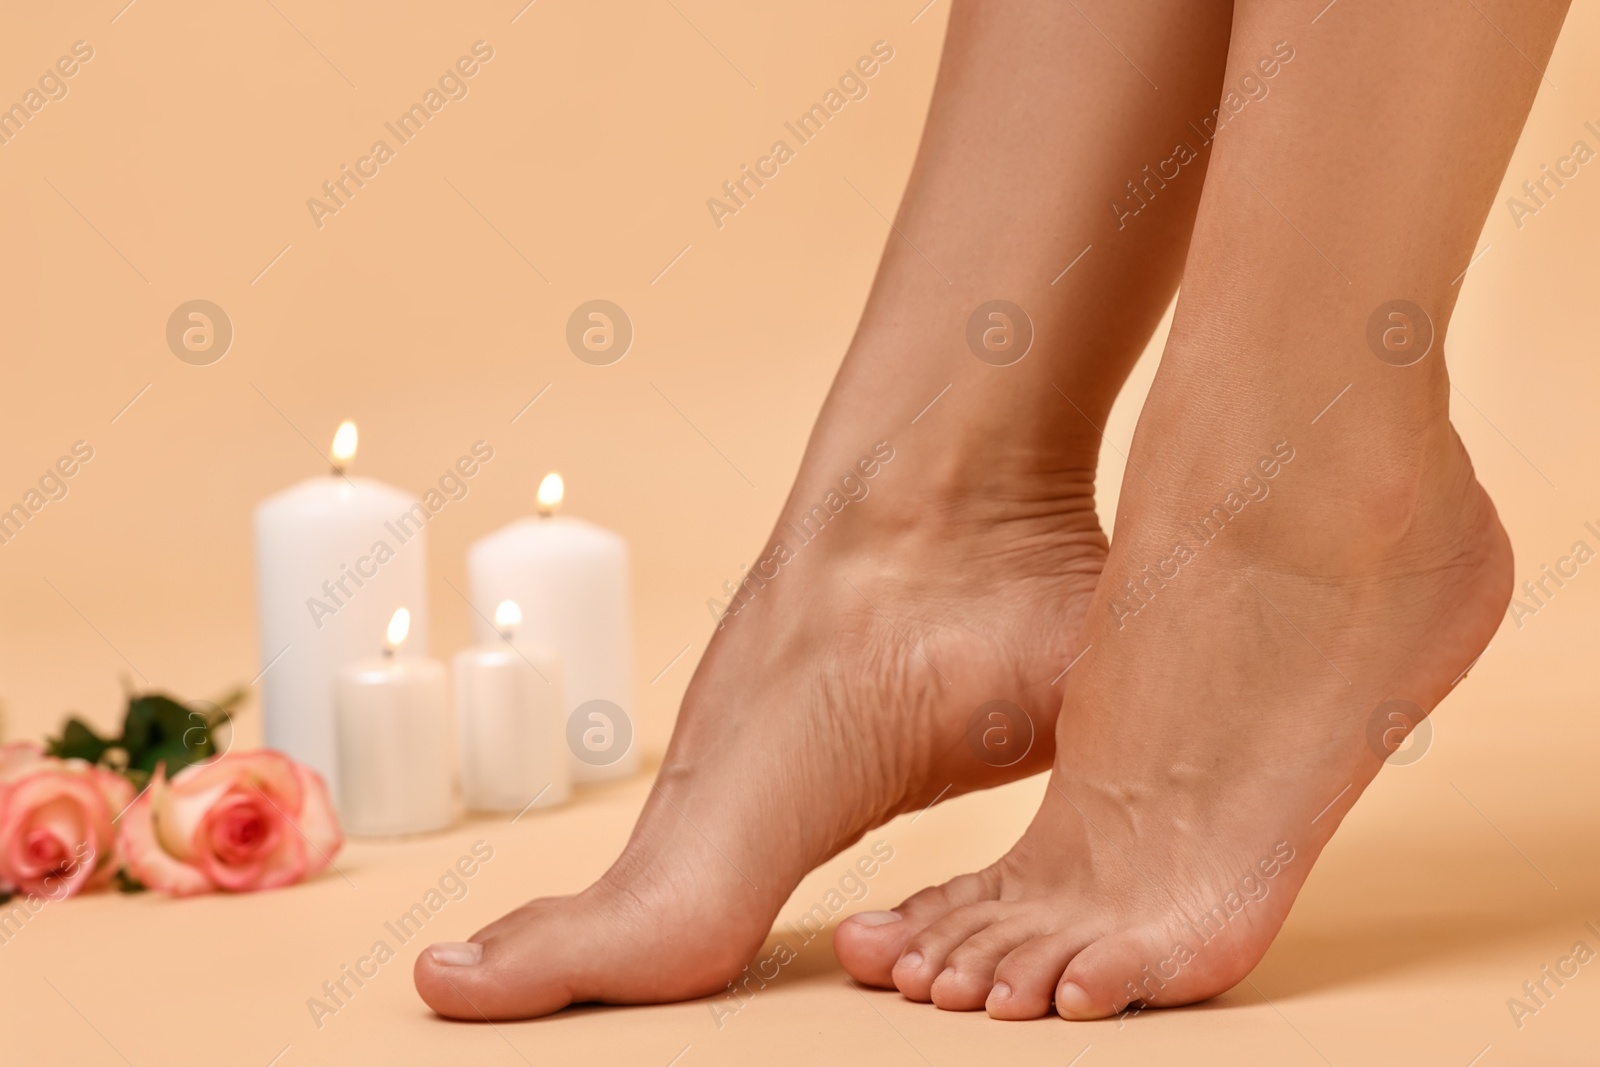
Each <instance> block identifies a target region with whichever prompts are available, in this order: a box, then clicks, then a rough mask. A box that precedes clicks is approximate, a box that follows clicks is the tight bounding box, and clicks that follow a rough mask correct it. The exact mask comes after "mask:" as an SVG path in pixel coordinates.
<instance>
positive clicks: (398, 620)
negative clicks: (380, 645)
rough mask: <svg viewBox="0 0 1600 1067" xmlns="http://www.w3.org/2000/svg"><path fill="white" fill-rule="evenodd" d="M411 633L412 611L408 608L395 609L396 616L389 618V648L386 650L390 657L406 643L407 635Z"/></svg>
mask: <svg viewBox="0 0 1600 1067" xmlns="http://www.w3.org/2000/svg"><path fill="white" fill-rule="evenodd" d="M410 632H411V611H410V610H409V609H408V608H395V609H394V614H393V615H392V616H390V618H389V633H388V635H387V637H388V647H387V648H386V649H385V651H387V652H388V653H389V654H390V655H393V654H394V652H395V650H396V649H398V648H399V647H400V646H401V645H403V644H404V643H405V640H406V635H407V634H409V633H410Z"/></svg>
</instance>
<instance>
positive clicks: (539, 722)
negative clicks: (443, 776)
mask: <svg viewBox="0 0 1600 1067" xmlns="http://www.w3.org/2000/svg"><path fill="white" fill-rule="evenodd" d="M494 621H495V626H496V627H497V628H498V629H499V631H500V632H499V635H498V637H497V638H496V639H495V642H494V644H493V645H483V646H480V647H478V648H467V649H462V650H461V651H460V652H459V653H457V654H456V659H455V678H456V727H457V729H458V731H459V735H458V736H459V737H460V739H461V795H462V799H463V800H464V801H465V802H466V805H467V807H468V809H470V810H472V811H514V812H521V811H524V810H526V809H528V808H548V807H551V806H553V805H556V804H561V803H563V802H565V801H566V800H567V798H568V797H569V796H571V794H572V771H571V768H570V767H569V766H568V762H569V761H568V755H567V740H566V715H565V712H566V701H565V699H564V698H563V696H562V687H561V662H560V661H559V660H557V659H556V658H555V657H554V656H552V655H551V654H549V653H548V652H546V651H544V650H543V649H540V648H537V647H535V646H533V645H530V644H528V643H526V642H522V641H518V640H517V635H516V627H517V626H518V625H519V624H520V623H521V621H522V612H521V610H520V609H519V608H518V606H517V603H516V602H515V601H512V600H505V601H501V603H500V605H499V607H497V608H496V609H495V616H494Z"/></svg>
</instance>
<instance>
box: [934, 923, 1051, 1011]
mask: <svg viewBox="0 0 1600 1067" xmlns="http://www.w3.org/2000/svg"><path fill="white" fill-rule="evenodd" d="M1040 932H1041V931H1040V924H1039V922H1038V921H1037V920H1036V919H1034V918H1033V917H1032V916H1026V917H1024V916H1018V917H1014V918H1010V919H1006V920H1004V921H1002V922H997V923H995V924H994V925H993V926H990V927H987V928H986V929H983V930H979V931H978V932H977V933H975V934H973V935H972V936H971V937H969V938H967V939H966V940H965V941H963V942H962V943H961V944H959V945H957V946H956V947H955V948H954V949H952V950H951V952H950V955H949V957H948V958H947V959H946V960H945V966H944V970H943V971H941V972H939V977H937V978H935V979H934V980H933V988H932V991H931V992H932V996H933V1003H934V1004H935V1005H936V1006H938V1007H940V1008H943V1009H944V1010H945V1011H977V1010H978V1009H979V1008H981V1007H983V1005H984V1001H986V1000H988V999H989V991H990V990H991V989H993V988H994V971H995V966H996V965H997V964H999V962H1000V961H1001V960H1002V959H1004V958H1005V956H1006V955H1007V954H1008V953H1010V952H1011V950H1012V949H1014V948H1016V947H1017V946H1018V945H1020V944H1022V943H1023V942H1024V941H1027V940H1029V939H1030V938H1032V937H1034V936H1035V935H1037V934H1038V933H1040Z"/></svg>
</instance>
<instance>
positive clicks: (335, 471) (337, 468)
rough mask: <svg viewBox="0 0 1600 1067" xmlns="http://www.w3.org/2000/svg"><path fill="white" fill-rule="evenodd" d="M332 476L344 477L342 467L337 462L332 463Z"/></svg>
mask: <svg viewBox="0 0 1600 1067" xmlns="http://www.w3.org/2000/svg"><path fill="white" fill-rule="evenodd" d="M333 476H334V477H335V478H343V477H344V468H343V467H341V466H340V465H339V464H337V463H335V464H334V465H333Z"/></svg>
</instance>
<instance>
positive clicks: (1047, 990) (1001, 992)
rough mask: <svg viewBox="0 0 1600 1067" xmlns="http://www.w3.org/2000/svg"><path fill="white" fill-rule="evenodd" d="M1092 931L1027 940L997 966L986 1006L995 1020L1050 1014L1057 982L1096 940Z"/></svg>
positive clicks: (1055, 934)
mask: <svg viewBox="0 0 1600 1067" xmlns="http://www.w3.org/2000/svg"><path fill="white" fill-rule="evenodd" d="M1096 936H1097V935H1096V934H1095V933H1094V932H1093V931H1089V930H1066V931H1062V932H1060V933H1053V934H1046V935H1044V936H1042V937H1035V938H1033V939H1032V940H1029V941H1024V942H1023V943H1022V944H1020V945H1018V946H1017V947H1016V948H1015V949H1014V950H1013V951H1012V952H1010V953H1009V954H1008V955H1007V956H1006V957H1005V959H1003V960H1001V961H1000V962H999V963H998V964H996V965H995V969H994V986H993V988H992V989H990V991H989V996H988V1000H987V1002H986V1005H985V1006H986V1007H987V1008H988V1009H989V1015H990V1017H991V1018H995V1019H1038V1018H1041V1017H1043V1016H1045V1015H1048V1014H1049V1013H1050V1002H1051V1000H1052V999H1053V998H1054V996H1055V991H1056V984H1057V983H1058V982H1059V981H1060V980H1061V974H1062V972H1063V971H1065V970H1066V969H1067V964H1068V963H1070V962H1071V961H1072V957H1073V956H1075V955H1077V954H1078V953H1079V952H1080V951H1082V949H1083V947H1084V946H1085V945H1088V944H1090V943H1092V942H1093V941H1094V940H1095V937H1096Z"/></svg>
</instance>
